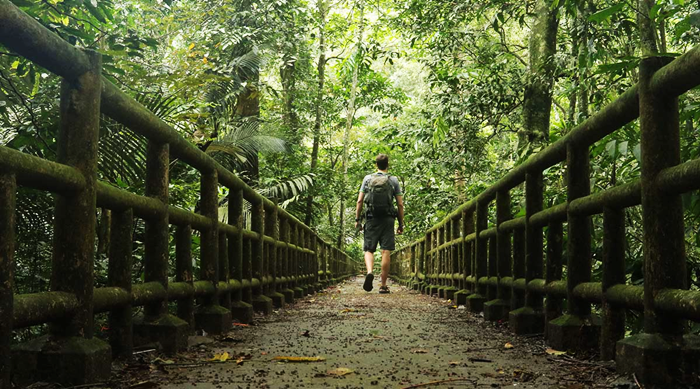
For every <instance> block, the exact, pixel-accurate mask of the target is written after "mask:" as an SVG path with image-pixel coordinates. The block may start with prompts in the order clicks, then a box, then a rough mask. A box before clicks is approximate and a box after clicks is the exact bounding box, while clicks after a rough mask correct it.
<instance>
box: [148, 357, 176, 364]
mask: <svg viewBox="0 0 700 389" xmlns="http://www.w3.org/2000/svg"><path fill="white" fill-rule="evenodd" d="M151 363H152V364H154V365H172V364H173V363H175V361H173V360H171V359H162V358H156V359H154V360H153V361H151Z"/></svg>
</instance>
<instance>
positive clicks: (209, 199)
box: [194, 170, 231, 335]
mask: <svg viewBox="0 0 700 389" xmlns="http://www.w3.org/2000/svg"><path fill="white" fill-rule="evenodd" d="M200 192H201V202H200V205H201V212H202V216H204V217H206V218H207V219H208V222H209V227H208V228H207V229H205V230H203V231H201V246H200V252H201V258H200V265H199V270H200V274H199V279H200V280H201V281H208V282H209V283H211V286H212V287H213V290H214V293H213V294H212V295H210V296H207V297H205V298H203V299H202V303H201V304H200V305H199V306H198V307H197V309H196V310H195V312H194V321H195V323H196V326H197V327H196V328H197V329H201V330H204V331H205V332H207V333H210V334H217V335H218V334H223V333H225V332H227V331H228V330H230V329H231V311H229V310H228V309H227V308H224V307H222V306H221V305H219V293H218V292H219V290H218V289H219V220H218V219H219V198H218V195H219V179H218V173H217V172H216V170H212V171H203V172H201V186H200Z"/></svg>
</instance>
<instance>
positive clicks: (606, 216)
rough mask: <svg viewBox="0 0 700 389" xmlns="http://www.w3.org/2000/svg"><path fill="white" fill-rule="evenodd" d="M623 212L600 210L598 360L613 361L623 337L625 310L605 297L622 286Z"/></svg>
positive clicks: (618, 210)
mask: <svg viewBox="0 0 700 389" xmlns="http://www.w3.org/2000/svg"><path fill="white" fill-rule="evenodd" d="M626 241H627V237H626V234H625V210H624V209H619V208H610V207H605V209H604V210H603V283H602V288H603V304H602V307H601V311H602V326H601V331H600V359H601V360H603V361H609V360H611V359H615V346H616V343H617V341H618V340H620V339H623V338H624V337H625V310H624V308H622V307H619V306H614V305H612V304H611V303H610V301H609V300H608V297H607V291H608V289H609V288H611V287H613V286H615V285H624V284H625V282H626V274H625V242H626Z"/></svg>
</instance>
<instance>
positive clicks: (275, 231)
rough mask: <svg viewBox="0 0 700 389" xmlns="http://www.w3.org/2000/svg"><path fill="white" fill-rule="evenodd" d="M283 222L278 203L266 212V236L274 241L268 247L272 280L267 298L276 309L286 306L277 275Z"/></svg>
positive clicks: (269, 269)
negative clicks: (278, 245)
mask: <svg viewBox="0 0 700 389" xmlns="http://www.w3.org/2000/svg"><path fill="white" fill-rule="evenodd" d="M283 220H284V219H283V218H281V217H280V215H279V212H278V210H277V204H276V203H275V205H274V206H272V207H270V208H269V209H268V210H267V211H266V212H265V235H267V236H271V237H272V239H273V241H272V242H270V243H268V245H267V260H268V261H269V263H268V265H267V266H268V274H269V278H270V286H269V287H268V291H267V297H269V298H271V299H272V304H273V305H274V306H275V308H283V307H284V304H285V299H284V295H283V294H282V293H280V292H279V289H281V287H282V283H281V282H279V277H278V273H277V269H278V262H280V258H279V257H278V251H279V250H278V247H277V242H278V241H279V240H280V227H281V224H282V223H283Z"/></svg>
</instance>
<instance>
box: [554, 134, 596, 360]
mask: <svg viewBox="0 0 700 389" xmlns="http://www.w3.org/2000/svg"><path fill="white" fill-rule="evenodd" d="M566 155H567V161H566V163H567V181H568V183H567V200H568V201H569V202H572V201H574V200H576V199H578V198H581V197H586V196H588V195H589V194H590V193H591V189H590V188H591V183H590V174H591V173H590V151H589V148H588V146H587V145H586V146H578V145H569V146H568V147H567V153H566ZM567 220H568V223H567V225H568V232H567V247H566V253H567V258H568V260H567V282H566V290H567V296H566V300H567V313H566V314H565V315H562V316H560V317H558V318H556V319H554V320H553V321H551V322H548V323H547V343H548V344H549V345H551V346H552V347H553V348H555V349H557V350H575V351H583V350H589V349H591V348H595V347H596V346H597V345H598V339H599V334H600V319H599V318H598V317H597V316H595V315H591V304H590V303H588V302H587V301H584V300H583V299H581V298H579V297H577V296H576V295H575V294H574V289H575V288H576V287H578V286H579V285H581V284H583V283H586V282H590V280H591V220H590V216H588V215H583V216H582V215H576V214H574V213H573V212H572V211H571V210H570V209H569V211H568V215H567Z"/></svg>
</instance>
